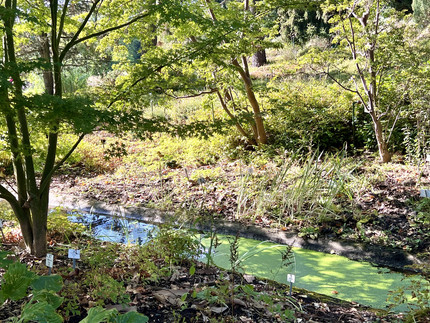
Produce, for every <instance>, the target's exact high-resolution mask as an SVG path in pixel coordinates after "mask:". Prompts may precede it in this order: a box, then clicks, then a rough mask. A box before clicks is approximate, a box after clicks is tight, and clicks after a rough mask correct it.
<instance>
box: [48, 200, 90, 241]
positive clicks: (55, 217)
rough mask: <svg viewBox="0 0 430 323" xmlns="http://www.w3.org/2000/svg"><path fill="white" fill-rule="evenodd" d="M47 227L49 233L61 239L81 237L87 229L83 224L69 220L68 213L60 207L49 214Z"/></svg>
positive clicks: (68, 239) (67, 239)
mask: <svg viewBox="0 0 430 323" xmlns="http://www.w3.org/2000/svg"><path fill="white" fill-rule="evenodd" d="M47 227H48V233H49V235H50V236H51V237H52V238H54V239H57V240H59V241H70V240H72V239H75V238H79V237H81V236H82V234H83V233H84V232H85V231H86V228H85V226H84V225H83V224H81V223H74V222H71V221H69V219H68V214H67V213H66V212H65V211H64V210H63V209H61V208H59V207H57V208H55V209H54V210H53V211H52V212H51V213H50V214H49V216H48V221H47Z"/></svg>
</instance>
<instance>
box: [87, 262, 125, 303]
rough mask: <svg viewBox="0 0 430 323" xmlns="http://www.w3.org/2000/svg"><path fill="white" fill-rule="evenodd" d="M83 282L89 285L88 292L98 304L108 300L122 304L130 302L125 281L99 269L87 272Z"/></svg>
mask: <svg viewBox="0 0 430 323" xmlns="http://www.w3.org/2000/svg"><path fill="white" fill-rule="evenodd" d="M83 284H84V285H86V286H88V288H89V292H88V294H89V295H90V296H91V298H92V299H93V300H94V301H95V302H96V303H97V304H98V305H104V304H106V303H107V302H113V303H121V304H127V303H129V302H130V296H129V295H128V294H127V293H126V290H125V287H124V283H123V282H118V281H116V280H115V279H113V278H112V277H111V276H109V275H108V274H106V273H103V272H100V270H98V269H93V270H91V271H89V272H88V273H86V275H85V279H84V281H83Z"/></svg>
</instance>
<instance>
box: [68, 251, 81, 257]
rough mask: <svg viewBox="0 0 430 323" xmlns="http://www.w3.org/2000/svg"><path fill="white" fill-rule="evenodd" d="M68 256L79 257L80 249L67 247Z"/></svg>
mask: <svg viewBox="0 0 430 323" xmlns="http://www.w3.org/2000/svg"><path fill="white" fill-rule="evenodd" d="M69 258H70V259H80V258H81V251H80V250H79V249H69Z"/></svg>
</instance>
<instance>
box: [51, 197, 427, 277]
mask: <svg viewBox="0 0 430 323" xmlns="http://www.w3.org/2000/svg"><path fill="white" fill-rule="evenodd" d="M50 206H51V207H58V206H60V207H64V208H66V209H69V210H79V211H82V212H84V213H97V214H104V215H114V216H120V217H126V218H129V219H135V220H139V221H143V222H148V223H153V224H161V223H165V222H166V221H169V220H170V219H171V218H172V216H173V213H172V212H162V211H159V210H155V209H150V208H145V207H124V206H120V205H112V204H108V203H104V202H101V201H96V200H89V199H82V198H76V197H70V196H62V195H56V194H53V195H51V196H50ZM194 227H195V228H197V229H200V230H203V231H210V230H211V229H212V230H214V229H215V230H216V232H217V233H219V234H224V235H233V236H234V235H237V234H238V235H239V236H240V237H243V238H248V239H254V240H259V241H271V242H274V243H279V244H283V245H290V246H293V247H297V248H302V249H308V250H313V251H319V252H324V253H328V254H335V255H339V256H344V257H346V258H348V259H351V260H356V261H365V262H369V263H372V264H374V265H376V266H382V267H388V268H392V269H396V270H406V271H408V270H410V268H409V267H408V266H411V265H414V264H420V263H422V261H421V260H420V259H418V258H417V257H416V256H414V255H412V254H410V253H408V252H406V251H403V250H399V249H394V248H388V247H385V246H384V247H381V246H378V245H370V244H362V243H357V242H345V241H334V240H330V239H326V238H319V239H316V240H313V239H304V238H302V237H299V236H298V235H297V234H296V233H294V232H287V231H282V230H279V229H274V228H263V227H258V226H254V225H244V224H242V223H234V222H229V221H221V220H218V219H217V220H216V221H214V222H213V223H212V221H210V220H208V221H206V222H205V221H199V223H198V224H196V225H195V226H194Z"/></svg>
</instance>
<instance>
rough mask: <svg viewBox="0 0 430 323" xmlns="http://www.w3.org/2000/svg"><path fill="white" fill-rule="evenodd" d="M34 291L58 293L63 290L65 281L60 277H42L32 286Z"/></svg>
mask: <svg viewBox="0 0 430 323" xmlns="http://www.w3.org/2000/svg"><path fill="white" fill-rule="evenodd" d="M31 287H33V289H34V290H36V291H37V290H42V289H46V290H52V291H54V292H56V293H58V292H59V291H60V290H61V288H63V279H62V278H61V276H58V275H50V276H41V277H39V278H38V279H36V280H35V281H33V283H32V284H31Z"/></svg>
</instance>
